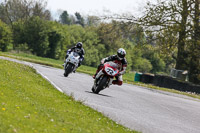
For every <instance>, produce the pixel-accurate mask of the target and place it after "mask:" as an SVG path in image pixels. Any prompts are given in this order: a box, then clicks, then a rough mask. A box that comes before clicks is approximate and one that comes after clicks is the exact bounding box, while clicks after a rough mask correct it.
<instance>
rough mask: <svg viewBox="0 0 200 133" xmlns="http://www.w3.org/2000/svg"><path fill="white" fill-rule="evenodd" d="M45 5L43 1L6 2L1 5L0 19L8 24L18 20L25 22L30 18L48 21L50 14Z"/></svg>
mask: <svg viewBox="0 0 200 133" xmlns="http://www.w3.org/2000/svg"><path fill="white" fill-rule="evenodd" d="M46 5H47V3H46V2H45V1H44V0H8V1H5V2H4V3H1V6H0V10H3V12H2V14H1V15H0V17H1V18H2V17H3V16H6V19H5V17H4V19H3V20H5V22H6V23H8V24H11V25H12V24H13V22H16V21H18V20H27V19H28V18H29V17H32V16H39V17H40V18H42V19H47V20H50V18H51V14H50V12H49V11H48V10H46V9H45V8H46Z"/></svg>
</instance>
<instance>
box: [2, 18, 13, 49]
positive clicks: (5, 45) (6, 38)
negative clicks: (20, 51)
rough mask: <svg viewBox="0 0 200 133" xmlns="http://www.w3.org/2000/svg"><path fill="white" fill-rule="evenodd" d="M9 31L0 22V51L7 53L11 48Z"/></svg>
mask: <svg viewBox="0 0 200 133" xmlns="http://www.w3.org/2000/svg"><path fill="white" fill-rule="evenodd" d="M12 41H13V40H12V32H11V29H10V28H9V27H8V26H7V25H6V24H5V23H3V22H2V21H1V20H0V51H3V52H5V51H8V49H9V48H10V47H11V46H12Z"/></svg>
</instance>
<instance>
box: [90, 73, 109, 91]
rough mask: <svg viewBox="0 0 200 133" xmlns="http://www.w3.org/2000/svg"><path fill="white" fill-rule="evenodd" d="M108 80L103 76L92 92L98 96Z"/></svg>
mask: <svg viewBox="0 0 200 133" xmlns="http://www.w3.org/2000/svg"><path fill="white" fill-rule="evenodd" d="M108 78H109V77H108V76H103V77H102V78H101V79H99V80H100V81H99V83H98V85H97V86H96V90H95V89H94V88H93V89H92V91H93V92H94V93H96V94H98V93H99V92H100V91H101V90H103V89H104V88H105V86H107V83H108Z"/></svg>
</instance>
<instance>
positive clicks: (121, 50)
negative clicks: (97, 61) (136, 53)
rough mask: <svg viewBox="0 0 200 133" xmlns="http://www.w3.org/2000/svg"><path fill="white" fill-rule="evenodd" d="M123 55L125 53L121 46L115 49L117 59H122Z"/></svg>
mask: <svg viewBox="0 0 200 133" xmlns="http://www.w3.org/2000/svg"><path fill="white" fill-rule="evenodd" d="M125 55H126V51H125V50H124V49H123V48H119V49H118V50H117V57H118V58H119V60H122V59H124V57H125Z"/></svg>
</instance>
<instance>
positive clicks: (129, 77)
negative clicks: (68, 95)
mask: <svg viewBox="0 0 200 133" xmlns="http://www.w3.org/2000/svg"><path fill="white" fill-rule="evenodd" d="M0 55H1V56H5V57H10V58H15V59H19V60H24V61H29V62H33V63H38V64H43V65H48V66H52V67H56V68H61V69H63V67H62V64H63V61H61V60H54V59H50V58H43V57H38V56H34V55H31V54H25V53H8V52H0ZM77 71H78V72H82V73H86V74H89V75H93V74H94V73H95V72H96V68H94V67H89V66H84V65H81V66H80V67H79V68H78V69H77ZM134 77H135V74H134V73H126V74H125V75H123V80H124V82H125V83H129V84H134V85H138V86H143V87H147V88H152V89H157V90H163V91H168V92H172V93H177V94H182V95H187V96H190V97H193V98H198V99H200V95H199V94H195V93H190V92H181V91H177V90H174V89H167V88H161V87H157V86H154V85H150V84H144V83H141V82H134Z"/></svg>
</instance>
